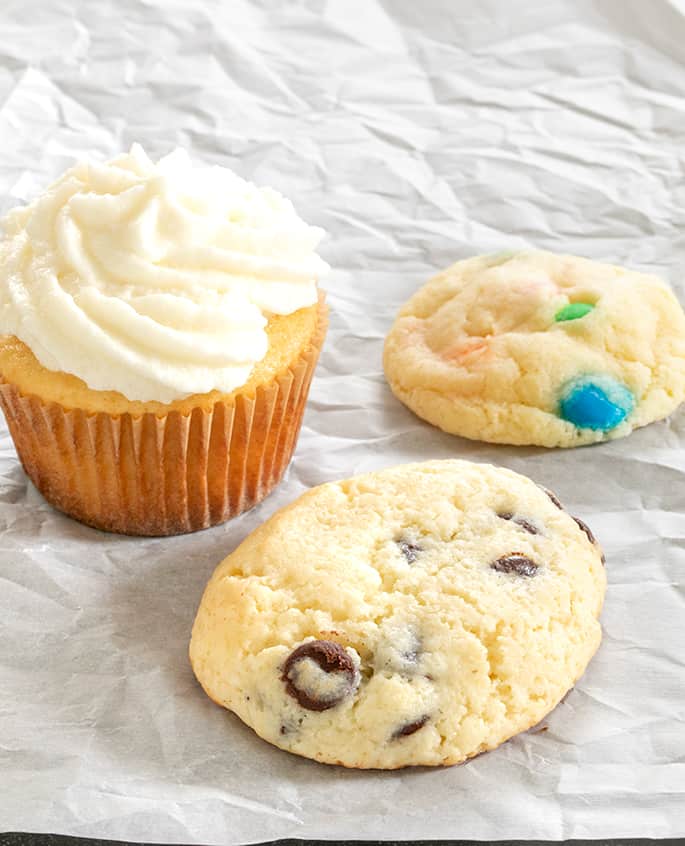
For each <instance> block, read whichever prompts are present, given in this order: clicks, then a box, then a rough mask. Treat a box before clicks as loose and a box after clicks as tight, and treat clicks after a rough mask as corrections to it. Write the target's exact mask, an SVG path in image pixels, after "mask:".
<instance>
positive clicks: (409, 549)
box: [395, 540, 423, 564]
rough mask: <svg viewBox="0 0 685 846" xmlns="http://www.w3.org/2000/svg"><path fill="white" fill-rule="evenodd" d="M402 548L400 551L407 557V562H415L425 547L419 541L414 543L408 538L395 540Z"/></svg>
mask: <svg viewBox="0 0 685 846" xmlns="http://www.w3.org/2000/svg"><path fill="white" fill-rule="evenodd" d="M395 543H396V544H397V546H398V547H399V549H400V552H401V553H402V555H404V557H405V558H406V559H407V564H413V563H414V562H415V561H416V559H417V558H418V557H419V552H423V547H422V546H419V545H418V544H417V543H412V542H411V541H408V540H398V541H395Z"/></svg>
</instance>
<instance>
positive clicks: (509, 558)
mask: <svg viewBox="0 0 685 846" xmlns="http://www.w3.org/2000/svg"><path fill="white" fill-rule="evenodd" d="M490 567H491V568H492V569H493V570H497V572H498V573H510V574H514V575H516V576H526V577H528V578H529V577H530V576H534V575H535V574H536V573H537V571H538V565H537V564H536V563H535V561H532V560H531V559H530V558H528V556H527V555H524V554H523V553H522V552H510V553H509V555H503V556H502V557H501V558H498V559H497V560H496V561H493V562H492V564H491V565H490Z"/></svg>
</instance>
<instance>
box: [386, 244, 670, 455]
mask: <svg viewBox="0 0 685 846" xmlns="http://www.w3.org/2000/svg"><path fill="white" fill-rule="evenodd" d="M384 367H385V373H386V377H387V379H388V382H389V384H390V387H391V388H392V390H393V392H394V393H395V395H396V396H397V397H398V398H399V399H400V400H401V401H402V402H403V403H405V405H407V406H408V407H409V408H410V409H412V411H414V412H415V413H416V414H417V415H418V416H419V417H422V418H423V419H424V420H427V421H428V422H430V423H432V424H433V425H435V426H438V427H440V428H441V429H444V430H445V431H446V432H451V433H452V434H455V435H462V436H463V437H466V438H471V439H474V440H483V441H491V442H493V443H508V444H536V445H539V446H546V447H571V446H581V445H583V444H590V443H595V442H597V441H603V440H608V439H611V438H617V437H622V436H624V435H627V434H629V433H630V432H631V431H632V430H633V429H635V428H637V427H639V426H645V425H646V424H648V423H651V422H653V421H655V420H659V419H661V418H663V417H666V416H667V415H668V414H670V413H671V412H672V411H674V410H675V409H676V408H677V407H678V405H679V404H680V403H681V402H682V401H683V399H685V315H684V314H683V310H682V308H681V307H680V305H679V303H678V301H677V300H676V298H675V296H674V295H673V293H672V291H671V290H670V288H669V287H668V286H667V285H666V284H665V283H664V282H662V281H661V280H660V279H658V278H657V277H655V276H650V275H647V274H643V273H636V272H633V271H630V270H626V269H624V268H621V267H616V266H614V265H609V264H600V263H598V262H594V261H589V260H588V259H583V258H577V257H574V256H564V255H555V254H553V253H547V252H540V251H531V252H520V253H513V254H504V255H499V256H479V257H477V258H473V259H468V260H466V261H460V262H457V263H456V264H454V265H452V267H450V268H448V269H447V270H445V271H444V272H443V273H440V274H438V275H437V276H435V277H434V278H433V279H431V280H430V281H429V282H428V283H427V284H426V285H424V286H423V287H422V288H421V289H420V290H419V291H418V292H417V293H416V294H415V295H414V296H413V297H412V298H411V299H410V300H409V301H408V302H407V303H406V304H405V306H404V307H403V308H402V309H401V311H400V313H399V315H398V317H397V320H396V321H395V324H394V325H393V327H392V329H391V331H390V333H389V334H388V337H387V339H386V344H385V352H384Z"/></svg>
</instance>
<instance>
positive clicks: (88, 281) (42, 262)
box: [0, 144, 328, 402]
mask: <svg viewBox="0 0 685 846" xmlns="http://www.w3.org/2000/svg"><path fill="white" fill-rule="evenodd" d="M2 227H3V232H2V234H1V235H0V333H2V334H5V335H14V336H16V337H17V338H19V339H20V340H21V341H23V342H24V343H25V344H26V345H27V346H29V347H30V348H31V350H32V352H33V353H34V355H35V356H36V358H37V359H38V360H39V361H40V363H41V364H42V365H43V366H44V367H46V368H48V369H49V370H58V371H64V372H66V373H71V374H73V375H75V376H78V377H79V378H81V379H82V380H83V381H84V382H85V383H86V384H87V385H88V387H89V388H91V389H93V390H102V391H118V392H120V393H121V394H123V395H124V396H125V397H126V398H127V399H129V400H142V401H150V400H156V401H158V402H172V401H173V400H176V399H180V398H182V397H186V396H188V395H190V394H200V393H207V392H209V391H212V390H219V391H222V392H225V393H229V392H231V391H233V390H235V389H236V388H239V387H240V386H241V385H243V384H244V383H245V382H246V381H247V379H248V377H249V375H250V372H251V370H252V368H253V367H254V365H255V364H256V363H257V362H258V361H261V359H262V358H264V356H265V355H266V352H267V348H268V339H267V334H266V331H265V328H266V325H267V322H268V317H269V315H272V314H282V315H283V314H291V313H293V312H295V311H297V310H299V309H301V308H305V307H307V306H312V305H314V304H315V303H316V302H317V297H318V294H317V288H316V283H317V279H318V278H319V277H320V276H321V275H322V274H323V273H324V272H325V271H326V270H327V269H328V265H326V263H325V262H324V261H323V260H322V259H320V258H319V256H317V254H316V252H315V249H316V247H317V245H318V243H319V241H320V240H321V238H322V236H323V234H324V233H323V230H321V229H319V228H317V227H314V226H308V225H307V224H306V223H305V222H304V221H303V220H302V219H301V218H300V217H299V216H298V215H297V213H296V211H295V209H294V208H293V205H292V203H291V202H290V201H289V200H287V199H285V198H284V197H283V196H281V195H280V194H279V193H277V192H276V191H273V190H272V189H270V188H257V187H256V186H255V185H253V184H252V183H250V182H246V181H245V180H243V179H241V178H240V177H238V176H236V174H234V173H233V172H232V171H230V170H228V169H226V168H222V167H216V166H213V167H206V166H205V167H194V166H193V165H192V163H191V161H190V159H189V157H188V155H187V154H186V153H185V152H184V151H183V150H176V151H175V152H173V153H171V154H170V155H168V156H165V157H164V158H162V159H160V160H159V161H158V162H157V163H156V164H155V163H154V162H153V161H151V160H150V159H149V158H148V156H147V155H146V154H145V152H144V151H143V149H142V148H141V147H140V146H139V145H137V144H136V145H134V146H133V147H132V148H131V151H130V153H128V154H126V155H122V156H119V157H118V158H115V159H113V160H112V161H110V162H107V163H106V164H95V163H92V162H82V163H80V164H77V165H76V166H75V167H73V168H71V169H70V170H68V171H67V172H66V173H65V174H64V175H63V176H62V177H61V178H60V179H59V180H57V182H55V183H54V184H53V185H52V186H50V188H49V189H48V190H47V191H46V192H45V194H44V195H43V196H41V197H40V198H39V199H37V200H36V201H35V202H33V203H31V204H30V205H28V206H26V207H23V208H16V209H13V210H12V211H10V212H9V213H8V214H7V216H6V217H5V218H4V220H3V221H2Z"/></svg>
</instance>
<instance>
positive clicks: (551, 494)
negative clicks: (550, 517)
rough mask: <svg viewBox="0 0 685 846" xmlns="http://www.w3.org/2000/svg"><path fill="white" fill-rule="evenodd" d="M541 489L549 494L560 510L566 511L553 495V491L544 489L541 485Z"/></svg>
mask: <svg viewBox="0 0 685 846" xmlns="http://www.w3.org/2000/svg"><path fill="white" fill-rule="evenodd" d="M539 487H540V488H542V490H543V491H544V492H545V493H546V494H547V496H548V497H549V498H550V499H551V500H552V502H553V503H554V504H555V505H556V507H557V508H558V509H559V510H560V511H563V510H564V506H563V505H562V504H561V503H560V502H559V500H558V499H557V498H556V496H555V495H554V494H553V493H552V491H549V490H547V488H543V487H542V485H539Z"/></svg>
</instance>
